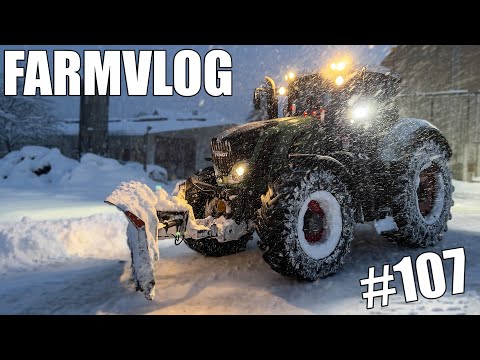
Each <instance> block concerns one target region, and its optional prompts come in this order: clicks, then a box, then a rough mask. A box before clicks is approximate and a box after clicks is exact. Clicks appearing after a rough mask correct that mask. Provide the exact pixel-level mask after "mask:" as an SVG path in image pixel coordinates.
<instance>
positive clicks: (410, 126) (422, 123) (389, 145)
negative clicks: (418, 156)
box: [378, 118, 438, 162]
mask: <svg viewBox="0 0 480 360" xmlns="http://www.w3.org/2000/svg"><path fill="white" fill-rule="evenodd" d="M420 128H425V129H435V130H438V129H437V128H436V127H435V126H434V125H432V124H430V123H429V122H428V121H426V120H422V119H415V118H404V119H400V120H399V121H398V123H397V124H396V125H395V126H393V128H392V129H391V130H390V131H389V133H388V134H387V135H386V136H385V137H384V138H383V139H382V140H381V143H380V144H379V146H378V148H379V149H380V151H379V156H380V159H381V160H383V161H385V162H393V161H395V160H397V159H399V158H400V157H401V156H402V152H403V151H404V150H405V146H406V145H408V144H409V143H410V140H411V137H412V135H413V134H414V133H415V132H416V131H417V130H419V129H420Z"/></svg>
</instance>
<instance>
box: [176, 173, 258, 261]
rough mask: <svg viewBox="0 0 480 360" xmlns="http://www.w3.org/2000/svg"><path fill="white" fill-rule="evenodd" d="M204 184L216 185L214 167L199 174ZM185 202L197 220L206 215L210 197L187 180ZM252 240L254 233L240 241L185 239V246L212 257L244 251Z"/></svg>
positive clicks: (246, 235)
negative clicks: (190, 207)
mask: <svg viewBox="0 0 480 360" xmlns="http://www.w3.org/2000/svg"><path fill="white" fill-rule="evenodd" d="M197 176H198V178H199V180H200V181H202V182H206V183H208V184H211V185H216V181H215V174H214V171H213V168H212V167H209V168H206V169H204V170H202V171H201V172H199V173H198V174H197ZM185 200H187V202H188V203H189V204H190V205H191V206H192V208H193V213H194V215H195V218H197V219H202V218H203V217H204V215H205V206H206V205H207V201H208V200H209V195H208V194H206V193H203V192H201V191H200V190H199V189H198V188H196V187H195V186H193V185H192V184H191V183H189V180H187V182H186V184H185ZM251 239H252V233H251V232H250V233H248V234H245V235H244V236H242V237H241V238H240V239H239V240H234V241H227V242H224V243H221V242H219V241H218V240H217V239H215V238H203V239H185V240H184V242H185V244H186V245H187V246H188V247H189V248H190V249H192V250H194V251H196V252H198V253H200V254H202V255H205V256H212V257H221V256H226V255H232V254H236V253H239V252H241V251H244V250H245V249H246V247H247V243H248V241H250V240H251Z"/></svg>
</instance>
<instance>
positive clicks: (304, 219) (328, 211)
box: [297, 191, 342, 260]
mask: <svg viewBox="0 0 480 360" xmlns="http://www.w3.org/2000/svg"><path fill="white" fill-rule="evenodd" d="M297 235H298V239H299V243H300V246H301V248H302V249H303V251H304V252H305V253H306V254H307V255H308V256H310V257H311V258H313V259H315V260H319V259H323V258H326V257H327V256H329V255H330V254H331V253H332V252H333V251H334V250H335V248H336V247H337V245H338V243H339V241H340V238H341V235H342V212H341V207H340V204H339V203H338V201H337V199H336V198H335V196H333V195H332V194H331V193H329V192H328V191H317V192H314V193H313V194H311V195H310V196H308V197H307V199H305V201H304V202H303V204H302V207H301V208H300V212H299V217H298V224H297Z"/></svg>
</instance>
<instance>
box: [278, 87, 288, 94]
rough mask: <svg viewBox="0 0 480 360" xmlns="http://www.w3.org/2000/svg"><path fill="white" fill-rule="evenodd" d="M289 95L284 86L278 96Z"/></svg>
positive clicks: (279, 90)
mask: <svg viewBox="0 0 480 360" xmlns="http://www.w3.org/2000/svg"><path fill="white" fill-rule="evenodd" d="M286 93H287V89H285V88H284V87H283V86H282V87H281V88H279V89H278V95H281V96H283V95H285V94H286Z"/></svg>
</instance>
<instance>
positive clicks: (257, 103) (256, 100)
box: [253, 88, 263, 110]
mask: <svg viewBox="0 0 480 360" xmlns="http://www.w3.org/2000/svg"><path fill="white" fill-rule="evenodd" d="M262 93H263V89H262V88H256V89H255V90H254V91H253V108H254V109H255V110H260V108H261V107H262Z"/></svg>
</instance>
